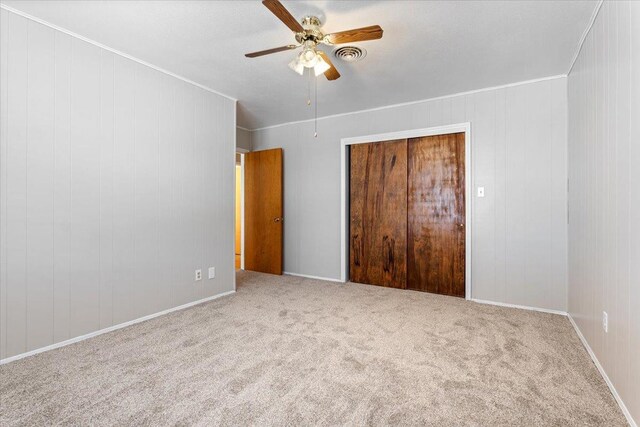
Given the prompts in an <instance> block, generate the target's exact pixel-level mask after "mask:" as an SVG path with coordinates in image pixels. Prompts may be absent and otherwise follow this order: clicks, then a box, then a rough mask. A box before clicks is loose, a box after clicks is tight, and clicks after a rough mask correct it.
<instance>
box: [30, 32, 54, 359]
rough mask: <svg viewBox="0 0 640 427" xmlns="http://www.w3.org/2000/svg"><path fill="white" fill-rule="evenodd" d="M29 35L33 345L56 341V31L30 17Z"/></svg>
mask: <svg viewBox="0 0 640 427" xmlns="http://www.w3.org/2000/svg"><path fill="white" fill-rule="evenodd" d="M28 25H29V26H28V40H27V63H28V67H27V81H28V90H27V123H28V131H27V143H26V149H27V171H26V175H27V203H26V208H27V218H26V221H27V224H28V226H27V236H26V237H27V254H26V255H27V256H26V271H27V273H26V277H27V284H26V291H27V312H26V313H27V350H32V349H35V348H39V347H44V346H46V345H49V344H51V343H53V330H52V329H51V328H50V327H49V325H51V323H52V321H53V306H52V305H51V301H52V300H53V263H54V260H53V177H54V164H53V162H52V161H51V159H52V158H53V156H54V114H53V113H54V108H55V107H54V104H55V100H54V75H55V73H54V37H53V34H54V33H53V30H52V29H50V28H47V27H44V26H42V25H38V24H35V23H33V22H29V24H28Z"/></svg>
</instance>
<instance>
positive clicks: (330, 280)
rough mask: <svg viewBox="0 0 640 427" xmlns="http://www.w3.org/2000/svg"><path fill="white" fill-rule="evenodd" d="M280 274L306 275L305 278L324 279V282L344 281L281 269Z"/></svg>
mask: <svg viewBox="0 0 640 427" xmlns="http://www.w3.org/2000/svg"><path fill="white" fill-rule="evenodd" d="M282 274H286V275H287V276H296V277H306V278H307V279H316V280H324V281H326V282H338V283H344V282H343V281H342V280H340V279H333V278H331V277H320V276H311V275H309V274H299V273H291V272H289V271H283V272H282Z"/></svg>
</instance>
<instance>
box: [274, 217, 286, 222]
mask: <svg viewBox="0 0 640 427" xmlns="http://www.w3.org/2000/svg"><path fill="white" fill-rule="evenodd" d="M281 221H284V218H282V217H275V218H273V222H281Z"/></svg>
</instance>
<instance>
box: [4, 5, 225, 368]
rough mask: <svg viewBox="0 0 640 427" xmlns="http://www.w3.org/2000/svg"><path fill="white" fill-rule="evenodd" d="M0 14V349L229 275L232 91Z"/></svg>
mask: <svg viewBox="0 0 640 427" xmlns="http://www.w3.org/2000/svg"><path fill="white" fill-rule="evenodd" d="M0 19H1V24H2V26H1V28H0V36H1V37H0V47H1V49H0V69H1V76H0V77H1V78H0V84H1V87H0V89H1V90H0V118H1V119H2V120H1V122H0V125H1V128H0V135H1V139H0V178H1V182H0V227H1V234H0V262H1V271H0V358H2V359H6V358H9V357H12V356H16V355H19V354H21V353H24V352H27V351H30V350H35V349H38V348H41V347H44V346H47V345H50V344H55V343H59V342H61V341H65V340H67V339H71V338H75V337H78V336H80V335H83V334H87V333H91V332H95V331H98V330H100V329H104V328H107V327H110V326H114V325H117V324H120V323H123V322H126V321H129V320H134V319H136V318H140V317H142V316H145V315H149V314H152V313H156V312H159V311H162V310H165V309H168V308H171V307H176V306H179V305H182V304H185V303H189V302H193V301H196V300H198V299H202V298H206V297H211V296H214V295H216V294H220V293H224V292H228V291H231V290H233V283H234V281H233V276H234V273H235V270H234V264H233V233H234V228H233V224H234V222H233V218H234V217H233V215H234V214H233V193H232V192H233V182H234V180H233V179H234V178H233V173H234V163H233V153H234V151H235V139H236V128H235V121H234V117H235V116H234V115H235V107H236V106H235V101H233V100H230V99H227V98H224V97H222V96H220V95H217V94H213V93H211V92H208V91H206V90H203V89H201V88H197V87H195V86H194V85H191V84H188V83H186V82H184V81H181V80H178V79H176V78H174V77H170V76H168V75H166V74H163V73H160V72H159V71H157V70H153V69H151V68H149V67H146V66H144V65H142V64H140V63H137V62H135V61H132V60H130V59H126V58H123V57H122V56H119V55H117V54H114V53H112V52H110V51H107V50H105V49H102V48H99V47H97V46H95V45H93V44H90V43H87V42H85V41H82V40H79V39H77V38H74V37H72V36H69V35H67V34H64V33H62V32H59V31H57V30H54V29H52V28H50V27H47V26H45V25H42V24H40V23H36V22H34V21H31V20H28V19H26V18H24V17H21V16H18V15H16V14H13V13H11V12H8V11H6V10H2V11H1V13H0ZM225 159H228V161H225ZM209 266H215V267H216V278H215V279H211V280H209V279H208V278H207V274H206V273H207V268H208V267H209ZM196 268H202V270H203V273H204V277H203V280H202V281H200V282H195V281H194V277H193V274H194V270H195V269H196Z"/></svg>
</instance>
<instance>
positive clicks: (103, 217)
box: [99, 51, 114, 328]
mask: <svg viewBox="0 0 640 427" xmlns="http://www.w3.org/2000/svg"><path fill="white" fill-rule="evenodd" d="M113 86H114V54H112V53H110V52H106V51H102V52H101V53H100V238H99V241H100V328H106V327H108V326H111V325H112V324H113V210H114V205H113V150H114V143H113V142H114V141H113V138H114V93H113Z"/></svg>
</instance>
